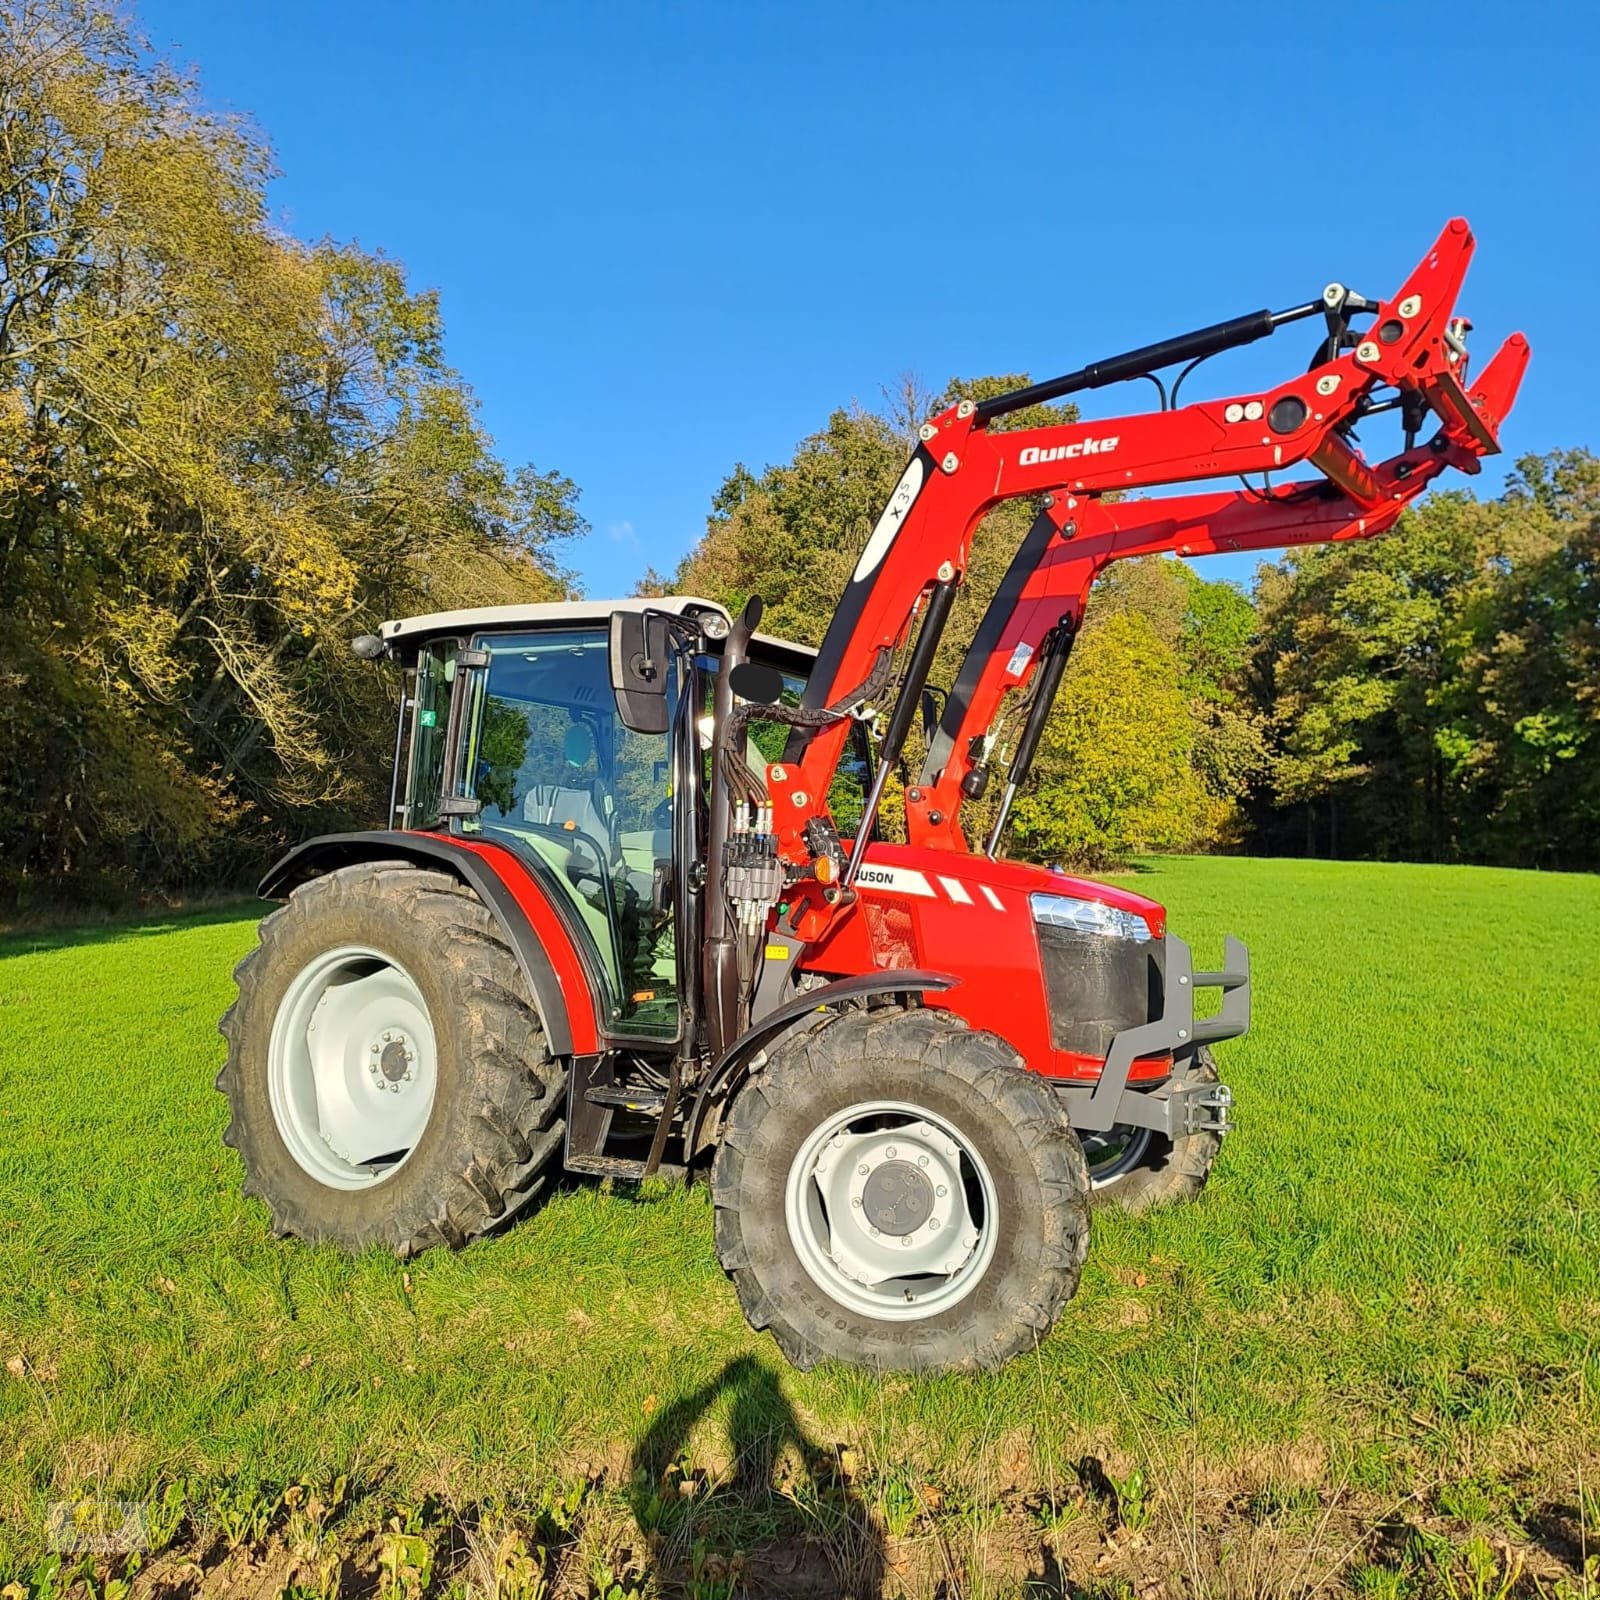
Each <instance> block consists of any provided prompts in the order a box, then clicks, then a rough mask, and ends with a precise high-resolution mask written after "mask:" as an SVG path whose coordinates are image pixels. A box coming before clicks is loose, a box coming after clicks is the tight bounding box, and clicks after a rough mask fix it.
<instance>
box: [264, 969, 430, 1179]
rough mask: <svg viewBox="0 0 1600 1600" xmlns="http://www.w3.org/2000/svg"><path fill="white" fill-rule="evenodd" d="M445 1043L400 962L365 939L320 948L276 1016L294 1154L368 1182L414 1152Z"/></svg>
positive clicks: (271, 1065)
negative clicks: (440, 1043) (439, 1044)
mask: <svg viewBox="0 0 1600 1600" xmlns="http://www.w3.org/2000/svg"><path fill="white" fill-rule="evenodd" d="M437 1082H438V1048H437V1045H436V1043H435V1040H434V1034H433V1023H432V1021H431V1020H430V1018H429V1016H428V1007H427V1003H426V1002H425V1001H424V1000H423V998H422V991H421V990H420V989H418V987H417V985H416V982H415V980H414V979H413V978H412V977H411V975H410V973H408V972H407V971H406V970H405V968H404V967H402V966H401V965H400V964H399V962H397V961H395V960H393V959H392V958H391V957H389V956H386V955H384V954H383V953H382V952H381V951H378V950H373V949H371V948H369V947H367V946H364V945H344V946H341V947H340V948H339V949H337V950H329V951H327V952H326V953H325V954H323V955H320V956H318V957H317V959H316V960H315V961H313V962H311V963H310V964H309V965H307V966H306V967H304V968H302V969H301V971H300V972H299V973H298V974H297V975H296V976H295V978H294V980H293V981H292V982H291V983H290V984H289V987H288V988H287V989H286V990H285V991H284V996H283V999H282V1001H281V1002H280V1003H279V1006H278V1012H277V1015H276V1016H275V1017H274V1018H273V1020H272V1037H271V1040H270V1042H269V1044H268V1049H267V1088H268V1094H269V1098H270V1099H271V1102H272V1115H273V1119H274V1120H275V1121H276V1123H277V1126H278V1133H279V1135H280V1136H281V1137H282V1139H283V1142H284V1145H285V1147H286V1148H287V1149H288V1151H289V1154H290V1155H291V1156H293V1157H294V1159H295V1161H296V1163H297V1164H298V1165H299V1166H300V1167H301V1168H302V1169H303V1170H304V1171H305V1172H307V1173H308V1174H309V1175H310V1176H311V1177H313V1178H315V1179H316V1180H317V1182H318V1183H322V1184H326V1185H327V1186H328V1187H329V1188H331V1189H368V1188H371V1187H372V1186H373V1185H374V1184H378V1183H382V1182H384V1181H385V1180H386V1179H388V1178H392V1177H393V1176H394V1174H395V1173H396V1172H398V1171H399V1170H400V1168H401V1167H403V1166H404V1165H405V1163H406V1161H407V1160H408V1159H409V1157H410V1155H411V1152H412V1151H413V1150H414V1149H415V1148H416V1145H417V1141H418V1140H419V1139H420V1138H421V1137H422V1131H423V1129H424V1128H426V1127H427V1125H428V1118H429V1116H430V1115H431V1114H432V1112H433V1101H434V1094H435V1090H436V1087H437Z"/></svg>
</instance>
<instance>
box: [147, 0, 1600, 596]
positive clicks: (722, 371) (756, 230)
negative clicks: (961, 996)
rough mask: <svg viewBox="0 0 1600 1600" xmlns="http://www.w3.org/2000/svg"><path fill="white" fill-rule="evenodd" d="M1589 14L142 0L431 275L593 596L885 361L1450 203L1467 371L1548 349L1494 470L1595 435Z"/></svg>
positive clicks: (1421, 234) (1241, 275)
mask: <svg viewBox="0 0 1600 1600" xmlns="http://www.w3.org/2000/svg"><path fill="white" fill-rule="evenodd" d="M1597 15H1600V14H1597V12H1596V11H1595V10H1594V9H1593V8H1592V7H1590V6H1587V5H1584V4H1581V3H1577V0H1572V3H1567V4H1559V5H1557V4H1539V3H1537V0H1532V3H1529V0H1524V3H1521V4H1517V5H1514V6H1508V5H1504V4H1497V5H1491V4H1483V3H1468V0H1456V3H1453V4H1421V3H1413V4H1405V5H1362V4H1340V5H1338V6H1333V7H1329V6H1316V5H1285V4H1276V5H1266V4H1263V5H1226V4H1221V5H1191V4H1147V5H1142V6H1134V5H1119V4H1106V3H1101V4H1095V5H1076V6H1074V5H1067V4H1059V5H1049V6H1045V5H1003V4H1000V5H982V4H970V3H969V4H967V5H962V6H956V5H946V4H941V3H925V0H919V3H918V4H915V5H902V6H889V5H884V4H874V3H871V0H856V3H854V4H849V5H840V4H832V3H808V4H796V3H793V0H791V3H788V4H785V5H781V6H780V5H776V4H764V3H763V4H744V5H735V4H724V5H714V6H713V5H695V4H677V5H670V6H669V5H665V4H662V5H642V4H623V3H615V4H610V5H607V6H604V7H601V6H593V5H585V4H581V3H571V0H569V3H567V4H563V5H559V6H558V5H553V4H509V3H505V0H500V3H481V4H478V5H474V6H455V7H451V6H440V5H438V4H436V3H435V4H430V5H422V4H415V3H410V0H384V3H381V4H380V3H374V0H341V3H338V4H333V5H329V4H326V3H321V4H309V3H306V0H272V3H270V4H268V3H262V0H231V3H229V4H225V5H218V4H216V3H215V0H205V3H201V0H144V3H143V4H142V5H141V6H140V17H141V20H142V22H143V24H144V27H145V29H146V31H147V32H148V33H149V34H150V35H151V37H152V39H153V41H154V42H155V43H156V44H157V45H158V46H161V47H164V48H167V49H169V50H171V51H172V52H173V53H174V54H175V55H176V56H177V57H178V58H180V59H182V60H186V61H189V62H192V63H194V64H195V65H196V66H198V68H199V69H200V72H201V76H202V81H203V85H204V89H205V93H206V96H207V98H208V100H210V101H211V103H212V104H214V105H217V106H221V107H227V108H230V109H233V110H240V111H248V112H249V113H251V114H252V115H253V116H254V117H255V119H256V120H257V122H258V123H259V124H260V125H261V127H262V128H263V129H264V130H265V132H266V133H267V135H268V136H269V138H270V139H271V140H272V142H273V144H274V146H275V148H276V150H277V153H278V161H279V165H280V167H281V168H282V173H283V175H282V177H281V178H280V179H279V180H278V182H277V184H276V187H275V191H274V200H275V204H276V206H277V208H278V211H279V214H280V220H281V221H282V222H283V223H284V225H286V226H287V227H288V228H290V229H291V230H292V231H294V232H295V233H298V234H300V235H302V236H303V237H306V238H316V237H319V236H321V235H324V234H331V235H334V236H336V237H339V238H344V239H350V238H354V239H357V240H359V241H360V242H361V243H362V244H363V245H366V246H369V247H381V248H382V249H384V250H386V251H387V252H389V253H390V254H392V255H395V256H397V257H399V258H400V259H401V260H403V261H404V262H405V263H406V265H407V267H408V268H409V270H410V273H411V276H412V281H413V282H414V284H416V285H418V286H429V287H435V288H437V289H438V290H440V292H441V295H442V300H443V308H444V315H445V322H446V328H447V332H448V351H449V356H450V359H451V361H452V362H453V364H454V365H455V366H456V367H458V368H459V369H460V370H461V372H462V373H463V374H464V375H465V376H466V377H467V379H468V380H469V382H470V383H471V384H472V385H473V387H474V389H475V390H476V392H477V394H478V395H479V397H480V399H481V402H482V408H483V416H484V420H485V422H486V424H487V426H488V428H489V430H490V431H491V432H492V433H493V435H494V437H495V439H496V441H497V444H498V447H499V449H500V451H501V453H502V454H503V455H504V456H505V457H506V458H507V459H508V460H510V461H512V462H513V463H516V462H521V461H526V460H531V461H533V462H535V463H536V464H537V465H538V466H540V467H541V468H550V467H557V468H559V469H560V470H562V471H563V472H566V473H567V474H569V475H570V476H571V477H573V478H575V479H576V480H577V482H578V483H579V484H580V485H581V487H582V489H583V502H582V504H583V510H584V512H585V514H586V515H587V517H588V518H589V520H590V522H591V523H592V524H593V528H594V531H593V533H592V535H591V536H590V537H589V538H588V539H586V540H585V541H584V542H583V543H582V544H580V545H578V546H575V547H573V548H572V549H571V550H570V552H569V560H570V561H571V562H572V564H573V565H575V566H576V567H577V568H578V569H579V570H580V572H581V574H582V577H583V581H584V583H585V586H586V587H587V589H588V592H589V593H591V594H595V595H599V594H604V593H608V592H617V593H623V592H626V591H627V589H628V588H629V587H631V585H632V582H633V580H634V579H635V577H636V576H637V575H638V574H639V572H640V571H641V570H642V569H643V568H644V566H645V564H646V563H647V562H649V563H652V564H654V565H655V566H656V567H658V568H659V569H661V570H663V571H668V572H670V570H671V569H672V567H673V565H674V564H675V563H676V561H677V560H678V558H679V557H680V556H681V555H682V554H683V552H684V551H685V550H686V549H687V548H688V546H689V545H690V544H691V543H692V541H693V540H694V539H695V537H696V536H697V535H698V533H699V532H700V530H701V529H702V528H703V526H704V521H705V513H706V509H707V505H708V502H709V500H710V497H711V495H712V493H713V491H714V490H715V489H716V487H717V485H718V484H719V483H720V482H721V480H722V478H723V477H724V476H725V474H726V473H727V472H728V470H729V469H730V468H731V467H732V465H733V464H734V463H735V462H736V461H744V462H746V463H747V464H749V465H750V466H752V467H760V466H762V465H764V464H765V463H767V462H769V461H777V460H782V459H784V458H786V457H787V456H788V455H789V454H790V452H791V451H792V449H793V447H794V445H795V443H796V442H797V441H798V440H799V439H800V438H801V437H803V436H804V435H805V434H806V433H808V432H811V431H812V430H814V429H815V428H817V427H818V426H820V425H821V424H822V422H823V421H824V420H825V418H826V416H827V414H828V412H829V411H830V410H831V409H832V408H833V407H835V406H838V405H841V404H847V403H849V402H850V401H852V400H859V401H861V402H862V403H865V404H868V405H874V404H877V403H878V402H879V401H880V398H881V389H882V388H883V386H885V385H892V384H893V383H894V381H895V379H896V377H897V375H898V374H900V373H903V372H907V371H911V372H915V373H917V374H918V375H919V376H920V377H921V378H922V379H923V380H924V381H925V382H926V383H927V384H929V385H931V386H937V385H939V384H941V383H943V382H944V381H945V380H946V379H947V378H949V377H951V376H952V375H956V374H961V375H974V374H978V373H985V372H1000V371H1029V372H1031V373H1032V375H1033V376H1034V377H1035V378H1041V377H1046V376H1049V375H1052V374H1053V373H1055V372H1059V371H1064V370H1067V369H1068V368H1071V367H1075V366H1078V365H1080V364H1081V363H1082V362H1083V361H1085V360H1090V359H1093V358H1095V357H1097V356H1102V355H1107V354H1110V353H1112V352H1115V351H1117V350H1121V349H1124V348H1126V347H1128V346H1131V345H1137V344H1143V343H1146V342H1148V341H1149V340H1152V339H1155V338H1159V337H1163V336H1165V335H1168V334H1171V333H1176V332H1179V331H1182V330H1184V329H1186V328H1189V327H1192V326H1197V325H1199V324H1201V323H1206V322H1210V321H1213V320H1216V319H1219V318H1221V317H1225V316H1231V315H1234V314H1236V313H1239V312H1243V311H1249V310H1253V309H1255V308H1256V307H1258V306H1262V305H1270V306H1274V307H1276V306H1283V305H1288V304H1292V303H1294V302H1296V301H1300V300H1304V299H1309V298H1311V297H1312V296H1314V295H1315V294H1316V293H1317V292H1318V291H1319V290H1320V289H1321V287H1322V285H1323V284H1324V283H1325V282H1326V281H1327V280H1328V279H1330V278H1339V279H1341V280H1342V281H1344V282H1347V283H1350V284H1352V285H1353V286H1354V287H1356V288H1358V289H1360V290H1362V291H1364V292H1366V293H1368V294H1371V295H1378V294H1385V293H1388V292H1389V291H1390V290H1392V288H1393V287H1394V286H1395V285H1396V284H1397V283H1398V282H1399V280H1400V278H1401V277H1402V276H1403V274H1404V273H1405V272H1406V271H1407V270H1409V268H1410V267H1411V266H1412V265H1413V264H1414V263H1415V261H1416V260H1417V258H1418V257H1420V256H1421V254H1422V253H1423V251H1424V249H1425V248H1426V247H1427V245H1428V244H1429V243H1430V242H1431V240H1432V238H1433V236H1434V234H1435V233H1436V232H1437V230H1438V228H1439V226H1440V225H1441V224H1442V223H1443V222H1444V221H1445V219H1446V218H1448V217H1450V216H1452V215H1455V214H1457V213H1464V214H1465V215H1466V216H1468V217H1469V218H1470V219H1471V221H1472V224H1473V227H1474V231H1475V232H1476V234H1477V236H1478V254H1477V258H1476V261H1475V264H1474V267H1473V271H1472V274H1471V276H1470V277H1469V279H1468V282H1467V292H1466V295H1465V297H1464V300H1463V306H1464V308H1465V309H1466V311H1467V312H1468V313H1469V314H1470V315H1471V316H1472V318H1473V320H1474V322H1475V324H1476V327H1477V333H1476V335H1475V345H1474V348H1475V350H1476V351H1477V353H1478V355H1479V359H1480V361H1481V360H1483V359H1487V356H1488V354H1489V353H1490V351H1491V350H1492V349H1493V347H1494V345H1495V344H1496V343H1497V342H1498V340H1499V338H1500V337H1501V336H1502V335H1503V334H1505V333H1508V332H1510V331H1511V330H1512V329H1514V328H1518V327H1520V328H1522V329H1523V330H1524V331H1525V332H1527V334H1528V335H1529V337H1530V339H1531V340H1532V343H1533V365H1532V367H1531V369H1530V373H1529V378H1528V382H1527V384H1526V386H1525V387H1524V391H1523V395H1522V399H1521V401H1520V403H1519V405H1518V408H1517V412H1516V414H1515V416H1514V417H1513V419H1512V421H1511V423H1510V425H1509V427H1508V428H1507V430H1506V440H1505V442H1506V451H1507V459H1509V458H1513V457H1515V456H1516V455H1518V454H1520V453H1522V452H1525V451H1529V450H1546V449H1551V448H1554V447H1557V446H1563V445H1575V444H1586V445H1590V446H1594V447H1597V448H1600V426H1597V420H1600V418H1597V407H1596V405H1595V401H1594V391H1593V387H1592V385H1593V382H1594V379H1593V376H1592V367H1593V360H1594V354H1595V351H1596V349H1597V347H1600V309H1597V296H1596V287H1597V279H1600V273H1597V270H1596V268H1597V262H1600V87H1597V84H1600V72H1597V68H1600V21H1597V20H1596V19H1597ZM1308 344H1309V339H1308V336H1306V335H1305V334H1304V330H1303V329H1301V330H1290V331H1288V332H1287V333H1285V334H1280V335H1279V336H1278V338H1276V339H1274V340H1272V341H1269V342H1268V343H1266V344H1263V345H1258V346H1255V347H1253V348H1252V349H1250V350H1248V351H1242V352H1239V353H1237V354H1234V355H1231V356H1227V357H1223V358H1220V359H1219V360H1218V361H1216V362H1215V363H1213V364H1212V366H1211V367H1209V368H1207V369H1204V370H1205V373H1206V377H1207V384H1206V386H1205V388H1201V387H1196V388H1194V389H1192V390H1191V394H1192V395H1193V396H1194V397H1195V398H1198V397H1199V396H1200V395H1201V394H1203V393H1205V392H1208V391H1209V392H1212V393H1221V392H1233V391H1235V390H1238V389H1242V388H1246V387H1251V386H1254V385H1256V384H1264V383H1267V382H1270V381H1272V380H1273V379H1274V378H1275V377H1278V376H1281V375H1283V374H1284V373H1287V372H1293V371H1299V370H1301V369H1302V368H1303V366H1304V363H1305V360H1306V358H1307V355H1308V353H1309V350H1308V348H1303V347H1308ZM1199 376H1200V375H1198V374H1197V376H1196V379H1195V380H1191V381H1192V382H1194V383H1196V384H1197V385H1198V382H1199ZM1148 393H1149V391H1148V388H1147V386H1143V385H1139V386H1131V387H1124V388H1118V389H1112V390H1106V391H1101V392H1100V393H1099V394H1096V395H1092V396H1090V397H1088V398H1089V405H1088V406H1086V408H1085V409H1086V412H1088V413H1089V414H1091V415H1103V414H1106V413H1108V412H1113V411H1116V410H1118V409H1137V408H1141V407H1143V406H1144V405H1145V404H1146V403H1147V396H1148ZM1379 442H1380V437H1379V434H1378V424H1377V423H1374V424H1373V436H1372V438H1371V439H1370V440H1369V443H1370V444H1372V445H1377V444H1378V443H1379ZM1383 453H1387V451H1384V452H1383ZM1501 476H1502V473H1501V472H1500V471H1499V470H1497V469H1496V467H1495V465H1494V464H1491V466H1490V468H1489V469H1488V470H1487V471H1486V473H1485V476H1484V479H1483V480H1481V481H1482V483H1483V485H1484V487H1486V488H1490V489H1497V488H1498V485H1499V480H1500V478H1501ZM1252 565H1253V562H1252V561H1251V560H1250V559H1247V558H1233V559H1232V561H1231V564H1230V562H1229V560H1228V558H1218V559H1217V560H1216V561H1214V562H1212V563H1210V564H1209V569H1208V570H1209V571H1210V572H1211V573H1212V574H1213V575H1217V576H1230V577H1245V576H1247V575H1248V572H1249V571H1250V569H1251V566H1252Z"/></svg>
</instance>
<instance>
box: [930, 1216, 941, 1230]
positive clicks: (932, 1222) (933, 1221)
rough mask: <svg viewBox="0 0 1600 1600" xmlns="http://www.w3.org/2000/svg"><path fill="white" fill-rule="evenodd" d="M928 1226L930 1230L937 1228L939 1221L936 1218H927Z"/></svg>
mask: <svg viewBox="0 0 1600 1600" xmlns="http://www.w3.org/2000/svg"><path fill="white" fill-rule="evenodd" d="M928 1226H929V1227H930V1228H937V1227H938V1226H939V1219H938V1218H937V1217H929V1218H928Z"/></svg>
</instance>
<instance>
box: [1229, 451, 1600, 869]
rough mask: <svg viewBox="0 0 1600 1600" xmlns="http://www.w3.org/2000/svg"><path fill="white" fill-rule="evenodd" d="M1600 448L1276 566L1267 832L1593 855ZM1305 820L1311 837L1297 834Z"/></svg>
mask: <svg viewBox="0 0 1600 1600" xmlns="http://www.w3.org/2000/svg"><path fill="white" fill-rule="evenodd" d="M1597 517H1600V463H1597V462H1596V461H1595V459H1594V457H1593V456H1591V455H1589V454H1588V453H1587V452H1585V451H1567V452H1559V453H1557V454H1554V455H1551V456H1547V457H1529V458H1526V459H1524V460H1523V461H1521V462H1519V463H1518V469H1517V472H1516V474H1515V475H1514V476H1513V478H1512V479H1511V481H1510V483H1509V484H1508V486H1507V489H1506V492H1505V493H1504V494H1503V495H1502V496H1501V497H1500V498H1499V499H1498V500H1495V501H1491V502H1479V501H1477V500H1475V499H1474V498H1472V496H1470V495H1469V494H1467V493H1465V492H1462V491H1452V492H1449V493H1444V494H1436V495H1434V496H1432V497H1430V498H1429V499H1428V500H1427V501H1426V502H1425V503H1424V504H1423V505H1422V506H1421V507H1420V508H1418V509H1417V510H1415V511H1413V512H1410V513H1408V514H1407V515H1406V517H1404V518H1403V519H1402V521H1401V524H1400V526H1399V528H1398V529H1397V530H1396V531H1395V532H1394V533H1392V534H1390V535H1388V536H1387V537H1385V538H1383V539H1381V540H1377V541H1375V542H1374V543H1372V544H1371V545H1366V544H1361V545H1355V544H1352V545H1341V546H1331V547H1325V548H1320V549H1313V550H1307V551H1304V552H1300V553H1298V554H1295V555H1292V556H1290V557H1288V558H1287V559H1285V560H1284V561H1283V562H1281V563H1279V564H1278V565H1276V566H1274V567H1267V568H1264V569H1263V571H1262V575H1261V582H1260V585H1259V588H1258V591H1257V594H1258V600H1259V604H1260V612H1261V620H1262V627H1261V633H1260V638H1259V642H1258V644H1257V646H1256V648H1255V650H1254V654H1253V659H1252V662H1251V665H1250V678H1251V682H1252V685H1253V689H1254V694H1255V698H1256V701H1257V704H1258V707H1259V708H1260V710H1261V711H1262V712H1263V714H1264V715H1265V716H1266V717H1267V718H1268V719H1269V720H1270V725H1271V744H1272V752H1271V760H1270V775H1269V779H1268V782H1267V783H1266V784H1264V785H1263V786H1262V789H1261V791H1260V792H1259V793H1258V795H1257V797H1256V803H1255V805H1254V808H1253V809H1254V815H1255V819H1256V823H1257V827H1258V831H1259V837H1260V839H1261V840H1262V841H1263V842H1264V843H1266V844H1267V845H1268V847H1269V848H1270V847H1275V846H1284V845H1290V844H1292V843H1295V842H1302V843H1303V847H1304V848H1305V849H1307V850H1308V851H1326V852H1327V853H1330V854H1356V855H1373V856H1379V857H1410V858H1421V859H1429V860H1456V859H1466V860H1483V861H1503V862H1514V863H1524V864H1539V865H1552V866H1554V865H1573V866H1576V865H1593V864H1594V863H1595V861H1596V860H1597V859H1600V853H1597V848H1596V845H1595V842H1594V841H1595V839H1596V823H1597V821H1600V735H1597V726H1596V725H1597V720H1600V706H1597V704H1596V694H1595V688H1594V685H1595V681H1596V667H1597V666H1600V655H1597V652H1596V636H1597V623H1596V617H1597V614H1600V577H1597V560H1596V554H1597V552H1596V541H1597V539H1600V534H1597V531H1596V528H1597ZM1297 836H1298V838H1297Z"/></svg>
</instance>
